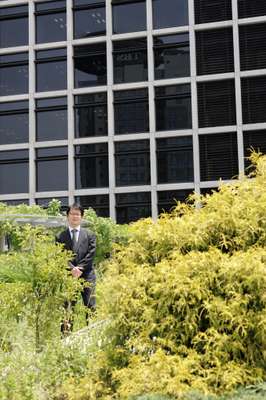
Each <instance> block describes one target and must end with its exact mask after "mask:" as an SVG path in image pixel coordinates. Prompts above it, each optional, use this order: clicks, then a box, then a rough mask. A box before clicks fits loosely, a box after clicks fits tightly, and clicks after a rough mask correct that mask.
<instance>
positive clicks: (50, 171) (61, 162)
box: [36, 147, 68, 192]
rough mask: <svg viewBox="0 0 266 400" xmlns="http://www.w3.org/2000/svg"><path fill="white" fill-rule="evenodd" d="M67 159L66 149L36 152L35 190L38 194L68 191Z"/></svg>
mask: <svg viewBox="0 0 266 400" xmlns="http://www.w3.org/2000/svg"><path fill="white" fill-rule="evenodd" d="M67 159H68V157H67V147H49V148H41V149H37V150H36V179H37V182H36V188H37V191H38V192H44V191H58V190H67V189H68V162H67ZM51 177H52V179H51Z"/></svg>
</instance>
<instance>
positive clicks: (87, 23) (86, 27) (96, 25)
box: [74, 0, 106, 39]
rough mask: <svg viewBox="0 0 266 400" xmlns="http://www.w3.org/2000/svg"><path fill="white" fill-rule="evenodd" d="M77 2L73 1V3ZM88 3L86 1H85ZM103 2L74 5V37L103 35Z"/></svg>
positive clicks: (104, 27) (104, 31)
mask: <svg viewBox="0 0 266 400" xmlns="http://www.w3.org/2000/svg"><path fill="white" fill-rule="evenodd" d="M75 3H77V2H75V1H74V4H75ZM87 3H88V2H87ZM105 33H106V20H105V2H104V1H99V0H98V1H97V2H96V1H94V2H93V4H91V5H90V4H84V5H75V6H74V38H75V39H81V38H86V37H91V36H100V35H105Z"/></svg>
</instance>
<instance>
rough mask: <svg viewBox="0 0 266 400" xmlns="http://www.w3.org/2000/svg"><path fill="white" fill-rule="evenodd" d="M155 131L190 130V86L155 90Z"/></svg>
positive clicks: (164, 87) (163, 87) (166, 87)
mask: <svg viewBox="0 0 266 400" xmlns="http://www.w3.org/2000/svg"><path fill="white" fill-rule="evenodd" d="M155 106H156V130H158V131H165V130H175V129H190V128H191V126H192V121H191V95H190V85H174V86H162V87H157V88H155Z"/></svg>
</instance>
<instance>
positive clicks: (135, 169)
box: [115, 140, 150, 186]
mask: <svg viewBox="0 0 266 400" xmlns="http://www.w3.org/2000/svg"><path fill="white" fill-rule="evenodd" d="M115 171H116V185H117V186H130V185H131V186H132V185H148V184H150V145H149V141H148V140H138V141H126V142H117V143H115Z"/></svg>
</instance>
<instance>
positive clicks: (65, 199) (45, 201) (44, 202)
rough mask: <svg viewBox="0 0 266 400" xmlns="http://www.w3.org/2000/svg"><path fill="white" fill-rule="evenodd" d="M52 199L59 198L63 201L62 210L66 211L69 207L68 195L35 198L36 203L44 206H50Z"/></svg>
mask: <svg viewBox="0 0 266 400" xmlns="http://www.w3.org/2000/svg"><path fill="white" fill-rule="evenodd" d="M52 200H59V201H60V202H61V207H60V210H61V211H66V210H67V208H68V197H45V198H44V197H42V198H39V199H35V203H36V204H38V206H41V207H43V208H48V207H49V203H50V202H51V201H52Z"/></svg>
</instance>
